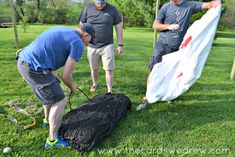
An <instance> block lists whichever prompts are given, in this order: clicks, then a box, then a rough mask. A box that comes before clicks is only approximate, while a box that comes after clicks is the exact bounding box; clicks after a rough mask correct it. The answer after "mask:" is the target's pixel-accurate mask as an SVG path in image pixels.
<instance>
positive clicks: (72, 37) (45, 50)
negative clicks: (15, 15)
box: [17, 23, 95, 149]
mask: <svg viewBox="0 0 235 157" xmlns="http://www.w3.org/2000/svg"><path fill="white" fill-rule="evenodd" d="M94 38H95V30H94V28H93V26H92V25H90V24H89V23H84V24H83V25H81V26H80V27H78V28H77V29H70V28H67V27H64V26H56V27H52V28H49V29H48V30H46V31H44V32H43V33H42V34H40V35H39V36H38V37H37V38H36V39H35V40H34V41H33V42H32V43H30V44H29V45H28V46H27V47H25V48H24V49H23V50H22V51H21V52H20V54H19V57H18V62H17V66H18V70H19V72H20V74H21V75H22V77H23V78H24V79H25V80H26V81H27V83H28V84H29V85H30V86H31V88H32V90H33V91H34V93H35V94H36V96H37V97H38V99H39V100H40V102H41V103H42V104H43V108H44V114H45V118H44V120H43V125H44V126H47V125H49V129H50V130H49V137H48V138H47V140H46V143H45V148H46V149H49V148H52V147H56V146H63V147H66V146H68V143H67V141H66V140H64V139H62V138H61V137H60V136H58V129H59V127H60V123H61V120H62V117H63V113H64V108H65V105H66V102H67V99H66V98H65V95H64V92H63V90H62V88H61V87H60V85H59V82H58V81H57V79H56V77H55V76H54V75H53V73H52V71H55V70H57V69H59V68H61V67H64V70H63V74H62V81H63V82H64V84H65V85H66V86H67V87H68V88H69V89H70V91H71V93H76V92H77V88H76V85H75V84H74V82H73V79H72V73H73V71H74V69H75V67H76V64H77V62H78V61H79V60H80V58H81V56H82V54H83V49H84V44H85V45H88V43H89V42H92V43H93V42H94Z"/></svg>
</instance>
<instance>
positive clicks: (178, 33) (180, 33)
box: [137, 0, 220, 110]
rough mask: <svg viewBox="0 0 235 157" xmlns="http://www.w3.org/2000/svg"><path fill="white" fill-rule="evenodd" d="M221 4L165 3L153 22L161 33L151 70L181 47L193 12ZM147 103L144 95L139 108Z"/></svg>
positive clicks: (214, 2) (182, 0) (151, 62)
mask: <svg viewBox="0 0 235 157" xmlns="http://www.w3.org/2000/svg"><path fill="white" fill-rule="evenodd" d="M219 4H220V0H215V1H211V2H204V3H203V2H196V1H187V0H170V2H168V3H166V4H164V5H163V6H162V7H161V9H160V10H159V13H158V16H157V17H156V19H155V21H154V23H153V29H155V30H160V31H161V33H160V38H159V39H158V41H157V42H156V44H155V46H154V53H153V55H152V57H151V60H150V64H149V68H150V71H152V69H153V67H154V65H155V64H156V63H159V62H161V61H162V56H164V55H166V54H169V53H172V52H176V51H177V50H178V49H179V46H180V44H181V42H182V41H183V38H184V35H185V33H186V31H187V29H188V28H189V21H190V19H191V17H192V15H193V14H195V13H197V12H200V11H201V10H203V9H210V8H213V7H217V6H218V5H219ZM146 105H148V101H147V100H146V97H144V102H143V103H142V104H140V105H139V106H138V107H137V110H140V109H142V108H144V107H145V106H146Z"/></svg>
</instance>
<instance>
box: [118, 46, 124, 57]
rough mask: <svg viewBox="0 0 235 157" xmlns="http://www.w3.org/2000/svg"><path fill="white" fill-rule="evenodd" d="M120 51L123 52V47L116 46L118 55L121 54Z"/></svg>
mask: <svg viewBox="0 0 235 157" xmlns="http://www.w3.org/2000/svg"><path fill="white" fill-rule="evenodd" d="M122 52H123V47H122V46H118V48H117V53H118V55H121V54H122Z"/></svg>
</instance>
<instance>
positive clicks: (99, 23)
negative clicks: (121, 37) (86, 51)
mask: <svg viewBox="0 0 235 157" xmlns="http://www.w3.org/2000/svg"><path fill="white" fill-rule="evenodd" d="M78 20H79V21H80V22H82V23H85V22H88V23H90V24H92V26H93V27H94V28H95V34H96V40H95V41H96V44H95V45H92V44H89V47H93V48H100V47H103V46H105V45H109V44H113V26H114V25H117V24H119V23H120V22H121V18H120V15H119V13H118V11H117V9H116V8H115V7H114V6H113V5H111V4H109V3H106V6H105V8H104V9H103V10H99V9H97V8H96V7H95V4H94V3H91V4H89V5H87V6H86V7H85V8H84V9H83V11H82V12H81V14H80V17H79V19H78Z"/></svg>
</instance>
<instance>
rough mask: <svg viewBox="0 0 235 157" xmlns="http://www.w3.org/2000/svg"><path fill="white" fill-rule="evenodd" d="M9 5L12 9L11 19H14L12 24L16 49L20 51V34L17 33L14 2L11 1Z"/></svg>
mask: <svg viewBox="0 0 235 157" xmlns="http://www.w3.org/2000/svg"><path fill="white" fill-rule="evenodd" d="M9 3H10V7H11V19H12V24H13V30H14V37H15V43H16V48H17V49H19V40H18V33H17V28H16V17H15V8H14V4H13V0H9Z"/></svg>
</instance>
